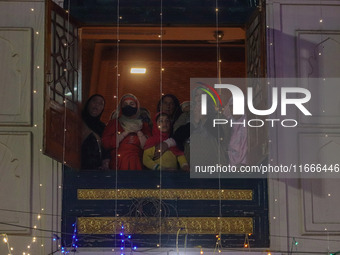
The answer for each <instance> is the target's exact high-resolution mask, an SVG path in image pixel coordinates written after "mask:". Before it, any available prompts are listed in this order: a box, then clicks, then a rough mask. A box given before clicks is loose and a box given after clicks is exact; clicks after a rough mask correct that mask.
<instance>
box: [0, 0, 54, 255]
mask: <svg viewBox="0 0 340 255" xmlns="http://www.w3.org/2000/svg"><path fill="white" fill-rule="evenodd" d="M0 24H1V27H0V59H1V61H0V77H1V80H0V106H1V107H0V191H1V192H0V203H1V206H0V233H1V234H7V235H8V243H9V248H13V251H8V249H7V246H6V244H4V243H3V242H2V241H1V245H0V254H9V253H12V254H24V253H26V254H41V255H46V254H51V253H52V252H53V251H55V250H57V249H58V244H57V242H53V240H52V239H53V233H55V234H56V235H59V231H58V229H59V227H60V213H61V211H60V209H61V203H60V202H61V200H60V198H61V194H60V191H61V189H60V188H61V175H60V173H61V171H60V165H59V164H57V163H56V162H54V161H52V160H51V159H50V158H48V157H46V156H44V155H43V154H42V141H43V121H44V117H43V116H44V114H43V110H44V104H43V102H44V46H45V40H44V35H45V33H44V29H45V28H44V26H45V1H0ZM59 186H60V188H59ZM34 237H35V238H34ZM2 238H3V237H1V239H2Z"/></svg>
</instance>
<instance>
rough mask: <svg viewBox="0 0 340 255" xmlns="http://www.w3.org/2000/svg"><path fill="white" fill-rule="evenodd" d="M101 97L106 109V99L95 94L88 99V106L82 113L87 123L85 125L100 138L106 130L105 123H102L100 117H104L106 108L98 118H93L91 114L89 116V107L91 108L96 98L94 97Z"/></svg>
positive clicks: (86, 105)
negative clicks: (90, 105) (91, 102)
mask: <svg viewBox="0 0 340 255" xmlns="http://www.w3.org/2000/svg"><path fill="white" fill-rule="evenodd" d="M96 96H97V97H101V98H103V100H104V107H105V99H104V97H103V96H102V95H99V94H94V95H92V96H91V97H90V98H89V99H87V101H86V104H85V106H84V108H83V111H82V113H81V117H82V119H83V121H84V122H85V124H86V125H87V126H88V127H89V128H90V129H91V130H92V131H93V132H95V133H96V134H98V135H99V136H100V137H101V136H102V134H103V132H104V128H105V124H104V123H103V122H101V121H100V117H101V116H102V114H103V111H104V108H103V111H102V112H101V113H100V114H99V115H98V116H97V117H92V116H91V115H90V114H89V111H88V109H87V108H88V106H89V103H90V101H91V100H92V99H93V98H94V97H96Z"/></svg>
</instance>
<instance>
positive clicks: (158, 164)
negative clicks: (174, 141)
mask: <svg viewBox="0 0 340 255" xmlns="http://www.w3.org/2000/svg"><path fill="white" fill-rule="evenodd" d="M170 134H171V121H170V117H169V115H168V114H166V113H158V114H156V117H155V120H154V123H153V128H152V137H150V138H149V139H148V140H147V141H146V144H145V146H144V155H143V164H144V165H145V166H146V167H147V168H148V169H151V170H160V169H162V170H175V169H178V165H177V162H178V163H179V166H180V168H181V169H182V170H184V171H189V165H188V163H187V160H186V159H185V156H184V153H183V152H182V151H180V150H179V149H178V148H177V147H176V146H175V147H170V148H169V149H168V150H167V151H166V152H164V153H163V154H162V155H161V157H160V158H158V159H155V158H154V153H155V149H156V145H158V144H159V143H161V142H163V141H165V140H166V139H168V138H169V136H170Z"/></svg>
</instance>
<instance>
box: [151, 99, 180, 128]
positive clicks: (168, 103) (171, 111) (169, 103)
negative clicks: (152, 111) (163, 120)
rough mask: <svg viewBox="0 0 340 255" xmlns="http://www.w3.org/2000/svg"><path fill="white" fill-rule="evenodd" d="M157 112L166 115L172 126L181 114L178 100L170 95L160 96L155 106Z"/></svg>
mask: <svg viewBox="0 0 340 255" xmlns="http://www.w3.org/2000/svg"><path fill="white" fill-rule="evenodd" d="M157 112H164V113H166V114H168V115H169V117H170V121H171V124H172V125H173V124H174V123H175V122H176V120H177V119H178V117H179V115H181V113H182V109H181V106H180V104H179V100H178V98H177V97H176V96H174V95H172V94H166V95H164V96H162V98H161V100H159V102H158V105H157Z"/></svg>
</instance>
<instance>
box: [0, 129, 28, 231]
mask: <svg viewBox="0 0 340 255" xmlns="http://www.w3.org/2000/svg"><path fill="white" fill-rule="evenodd" d="M31 146H32V145H31V133H29V132H0V155H1V157H0V187H1V192H0V201H2V202H3V203H2V206H1V207H2V208H3V209H6V210H1V211H0V218H1V221H2V222H4V223H5V224H1V225H0V232H3V233H5V232H7V233H11V232H15V233H27V232H28V231H29V229H22V228H21V229H20V228H18V227H15V226H11V225H6V224H13V225H21V226H27V227H28V226H30V214H22V213H19V211H25V212H29V211H30V210H31V209H30V208H31V192H30V191H31V171H32V158H31V150H30V148H31ZM4 202H5V203H4ZM11 210H13V211H11Z"/></svg>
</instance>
